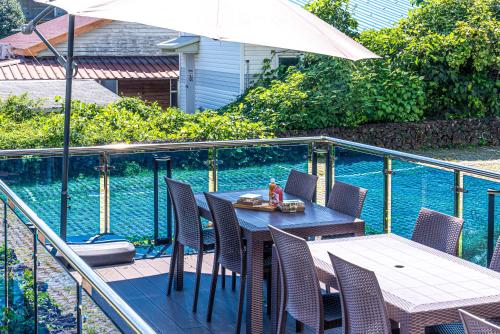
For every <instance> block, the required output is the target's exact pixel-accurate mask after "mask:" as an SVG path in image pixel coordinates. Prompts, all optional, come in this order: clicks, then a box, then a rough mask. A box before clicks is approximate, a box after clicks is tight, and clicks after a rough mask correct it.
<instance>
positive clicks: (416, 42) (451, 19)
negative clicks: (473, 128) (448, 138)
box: [359, 0, 500, 118]
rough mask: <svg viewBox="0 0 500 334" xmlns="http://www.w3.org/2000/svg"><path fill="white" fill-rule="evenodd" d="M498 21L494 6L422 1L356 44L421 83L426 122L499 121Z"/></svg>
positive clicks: (477, 1)
mask: <svg viewBox="0 0 500 334" xmlns="http://www.w3.org/2000/svg"><path fill="white" fill-rule="evenodd" d="M498 19H499V6H498V1H497V0H427V1H425V2H424V3H423V4H422V5H421V7H418V8H416V9H414V10H412V11H410V13H409V17H408V18H406V19H403V20H401V21H400V22H399V23H398V24H396V25H395V26H394V27H393V28H387V29H382V30H380V31H375V30H371V31H365V32H363V33H361V35H360V38H359V40H360V42H361V43H362V44H363V45H365V46H366V47H367V48H369V49H371V50H372V51H374V52H375V53H377V54H379V55H381V56H383V57H385V58H386V59H387V60H388V61H389V62H390V63H391V64H392V66H394V67H399V68H401V69H402V70H404V71H408V72H413V73H415V74H417V75H419V76H422V77H423V78H424V89H425V96H426V104H425V116H426V117H428V118H456V117H484V116H489V115H499V114H500V104H499V103H498V89H499V88H500V81H499V80H498V69H499V68H500V48H499V47H498V41H499V40H500V24H499V21H498Z"/></svg>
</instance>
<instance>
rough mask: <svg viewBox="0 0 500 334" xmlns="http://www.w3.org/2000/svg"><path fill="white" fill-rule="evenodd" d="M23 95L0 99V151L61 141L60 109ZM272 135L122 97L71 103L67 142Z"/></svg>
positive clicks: (236, 119) (248, 124)
mask: <svg viewBox="0 0 500 334" xmlns="http://www.w3.org/2000/svg"><path fill="white" fill-rule="evenodd" d="M38 108H39V104H37V102H36V101H33V100H30V99H29V97H27V96H22V97H9V98H8V99H7V101H3V102H1V101H0V149H13V148H35V147H60V146H61V145H62V143H63V128H64V127H63V125H64V114H63V112H62V109H60V110H56V111H53V112H43V111H41V110H40V109H38ZM270 135H272V133H271V132H270V131H268V129H267V128H266V127H265V126H264V124H262V123H261V122H253V121H250V120H248V119H245V118H244V117H243V116H242V115H240V114H224V115H221V114H218V113H217V112H215V111H211V110H207V111H204V112H198V113H195V114H186V113H184V112H182V111H181V110H179V109H177V108H167V109H162V108H161V107H160V106H159V105H158V104H156V103H152V104H149V103H145V102H143V101H141V100H140V99H137V98H122V99H120V100H118V101H117V102H115V103H113V104H110V105H107V106H98V105H95V104H87V103H82V102H80V101H73V103H72V115H71V144H72V145H74V146H88V145H100V144H110V143H130V142H152V141H166V140H183V139H189V140H206V139H217V140H223V139H244V138H261V137H265V136H270Z"/></svg>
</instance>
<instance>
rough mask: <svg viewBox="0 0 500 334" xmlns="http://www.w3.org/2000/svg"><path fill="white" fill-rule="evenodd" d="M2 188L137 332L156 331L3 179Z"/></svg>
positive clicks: (0, 187)
mask: <svg viewBox="0 0 500 334" xmlns="http://www.w3.org/2000/svg"><path fill="white" fill-rule="evenodd" d="M0 190H1V191H2V192H3V193H4V194H5V196H6V197H7V198H8V200H9V201H11V202H12V203H13V204H14V206H15V207H16V208H17V209H19V210H20V211H21V212H22V213H23V215H24V216H26V218H28V219H29V221H30V222H31V223H32V224H33V225H34V226H35V227H36V229H37V230H38V232H39V233H42V234H43V236H44V237H45V238H46V239H47V240H49V241H50V243H51V245H52V246H53V247H55V248H56V249H57V251H58V252H59V253H60V254H61V255H62V257H64V259H65V260H66V261H67V262H68V263H69V264H70V265H71V266H72V267H73V268H74V269H75V270H76V271H77V272H78V273H79V274H80V275H81V276H82V277H83V278H84V279H85V281H86V282H88V283H89V284H90V286H92V288H93V289H95V290H96V291H98V292H99V294H100V295H101V296H102V297H103V298H104V299H105V300H106V301H107V302H108V303H109V304H110V306H111V307H112V308H113V309H114V310H115V311H116V312H117V313H118V315H119V316H120V317H121V318H122V319H123V320H124V321H125V322H126V323H127V324H128V325H129V326H130V328H132V329H133V330H134V331H135V332H137V333H156V332H155V331H154V330H153V329H152V328H151V327H150V326H149V325H148V324H147V323H146V322H145V321H144V320H143V319H142V318H141V317H140V316H139V315H138V314H137V313H136V312H135V311H134V310H133V309H132V308H131V307H130V306H129V305H128V304H127V303H126V302H125V301H124V300H123V299H122V298H121V297H120V296H119V295H118V294H117V293H116V292H115V291H114V290H113V289H112V288H111V287H110V286H109V285H108V284H107V283H106V282H104V280H103V279H102V278H101V277H100V276H99V275H97V274H96V273H95V272H94V271H93V270H92V268H90V267H89V265H88V264H87V263H85V261H83V260H82V258H80V257H79V256H78V255H77V254H76V253H75V252H74V251H73V250H72V249H71V248H70V247H69V246H68V244H66V243H65V242H64V241H63V240H62V239H61V238H60V237H59V236H58V235H57V234H56V233H55V232H54V231H53V230H52V229H51V228H50V227H49V226H48V225H47V224H46V223H45V222H44V221H43V220H42V219H41V218H40V217H38V215H37V214H36V213H35V212H34V211H33V210H32V209H31V208H30V207H29V206H28V205H27V204H26V203H25V202H24V201H23V200H22V199H21V198H19V197H18V196H17V195H16V193H14V192H13V191H12V190H11V189H10V188H9V187H8V186H7V185H6V184H5V183H4V182H3V181H2V180H0Z"/></svg>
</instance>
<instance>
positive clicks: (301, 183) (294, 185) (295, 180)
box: [285, 169, 318, 202]
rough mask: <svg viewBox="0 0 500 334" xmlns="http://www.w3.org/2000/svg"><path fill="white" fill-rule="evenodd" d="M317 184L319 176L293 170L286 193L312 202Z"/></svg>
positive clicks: (289, 176) (287, 182) (286, 186)
mask: <svg viewBox="0 0 500 334" xmlns="http://www.w3.org/2000/svg"><path fill="white" fill-rule="evenodd" d="M317 182H318V176H316V175H310V174H307V173H302V172H299V171H297V170H295V169H292V170H291V171H290V174H289V175H288V179H287V181H286V185H285V192H286V193H287V194H291V195H295V196H297V197H300V198H302V199H303V200H304V201H307V202H311V201H312V199H313V197H314V191H315V190H316V183H317Z"/></svg>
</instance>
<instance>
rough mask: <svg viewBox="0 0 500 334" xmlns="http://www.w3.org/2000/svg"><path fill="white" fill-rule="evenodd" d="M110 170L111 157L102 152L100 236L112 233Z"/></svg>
mask: <svg viewBox="0 0 500 334" xmlns="http://www.w3.org/2000/svg"><path fill="white" fill-rule="evenodd" d="M109 168H110V167H109V155H108V154H107V153H106V152H101V154H100V155H99V180H100V186H99V193H100V201H99V203H100V210H99V212H100V219H99V221H100V224H99V233H100V234H106V233H109V232H110V231H111V229H110V213H109Z"/></svg>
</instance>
